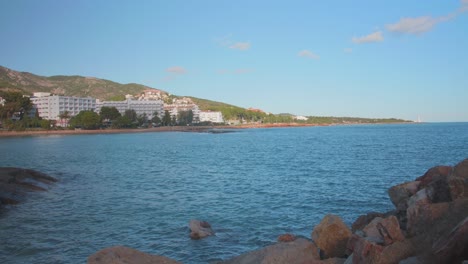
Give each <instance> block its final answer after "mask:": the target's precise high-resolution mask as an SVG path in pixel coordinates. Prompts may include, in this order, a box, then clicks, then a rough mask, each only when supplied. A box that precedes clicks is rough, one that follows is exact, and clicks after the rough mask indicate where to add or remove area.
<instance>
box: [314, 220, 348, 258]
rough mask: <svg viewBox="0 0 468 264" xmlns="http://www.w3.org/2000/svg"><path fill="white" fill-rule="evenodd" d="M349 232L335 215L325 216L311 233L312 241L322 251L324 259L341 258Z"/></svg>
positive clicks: (343, 254)
mask: <svg viewBox="0 0 468 264" xmlns="http://www.w3.org/2000/svg"><path fill="white" fill-rule="evenodd" d="M351 235H352V233H351V230H349V228H348V227H347V226H346V225H345V223H343V220H341V218H340V217H339V216H336V215H332V214H329V215H326V216H325V217H324V218H323V219H322V221H321V222H320V223H319V224H318V225H317V226H316V227H315V228H314V230H313V231H312V240H314V242H315V244H316V245H317V246H318V247H319V248H320V250H321V251H323V253H324V256H325V258H333V257H343V256H345V252H346V243H347V242H348V239H349V238H350V237H351Z"/></svg>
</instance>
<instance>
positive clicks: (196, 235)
mask: <svg viewBox="0 0 468 264" xmlns="http://www.w3.org/2000/svg"><path fill="white" fill-rule="evenodd" d="M189 227H190V238H191V239H201V238H204V237H207V236H212V235H214V234H215V232H214V231H213V229H211V225H210V224H209V223H208V222H206V221H200V220H194V219H192V220H190V222H189Z"/></svg>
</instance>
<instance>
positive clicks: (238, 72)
mask: <svg viewBox="0 0 468 264" xmlns="http://www.w3.org/2000/svg"><path fill="white" fill-rule="evenodd" d="M251 72H254V70H253V69H244V68H240V69H235V70H227V69H221V70H218V71H217V73H218V74H247V73H251Z"/></svg>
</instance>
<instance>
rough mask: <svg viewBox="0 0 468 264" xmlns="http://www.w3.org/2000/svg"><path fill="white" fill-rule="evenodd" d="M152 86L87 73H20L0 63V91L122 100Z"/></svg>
mask: <svg viewBox="0 0 468 264" xmlns="http://www.w3.org/2000/svg"><path fill="white" fill-rule="evenodd" d="M146 89H151V87H148V86H144V85H141V84H135V83H129V84H120V83H116V82H113V81H109V80H104V79H98V78H94V77H83V76H61V75H58V76H51V77H44V76H39V75H35V74H32V73H28V72H18V71H14V70H11V69H8V68H5V67H2V66H0V91H1V90H3V91H18V92H22V93H23V94H29V95H32V93H33V92H50V93H53V94H59V95H66V96H81V97H86V96H91V97H94V98H97V99H101V100H110V99H122V98H124V96H125V95H126V94H132V95H136V94H140V93H142V92H143V91H144V90H146Z"/></svg>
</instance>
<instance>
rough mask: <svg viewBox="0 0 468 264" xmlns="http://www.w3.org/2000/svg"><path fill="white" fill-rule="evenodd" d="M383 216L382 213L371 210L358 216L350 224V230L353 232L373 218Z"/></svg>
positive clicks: (360, 228)
mask: <svg viewBox="0 0 468 264" xmlns="http://www.w3.org/2000/svg"><path fill="white" fill-rule="evenodd" d="M376 217H384V214H381V213H376V212H371V213H368V214H365V215H361V216H359V217H358V218H357V219H356V221H354V223H353V224H352V225H351V231H352V232H353V233H354V232H356V231H357V230H362V229H363V228H364V227H365V226H366V225H368V224H369V223H370V222H371V221H372V220H374V218H376Z"/></svg>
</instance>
